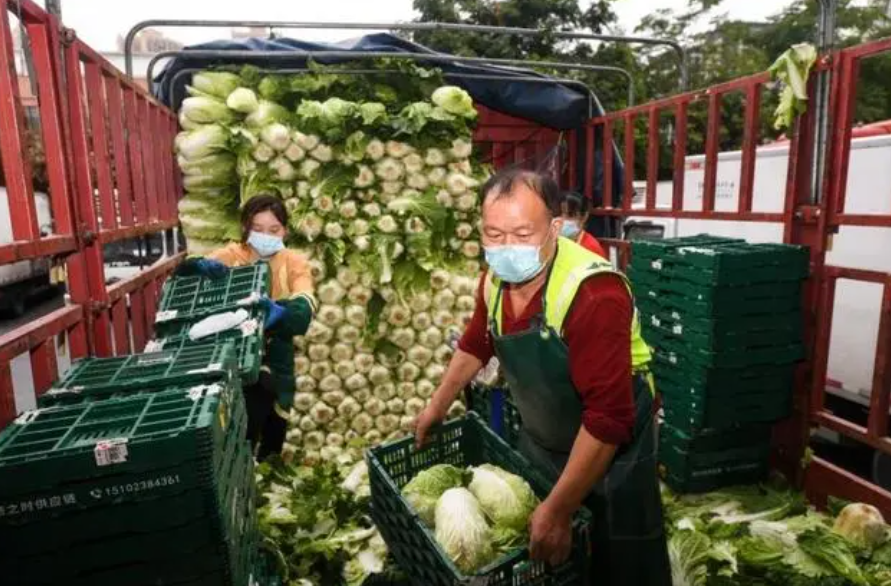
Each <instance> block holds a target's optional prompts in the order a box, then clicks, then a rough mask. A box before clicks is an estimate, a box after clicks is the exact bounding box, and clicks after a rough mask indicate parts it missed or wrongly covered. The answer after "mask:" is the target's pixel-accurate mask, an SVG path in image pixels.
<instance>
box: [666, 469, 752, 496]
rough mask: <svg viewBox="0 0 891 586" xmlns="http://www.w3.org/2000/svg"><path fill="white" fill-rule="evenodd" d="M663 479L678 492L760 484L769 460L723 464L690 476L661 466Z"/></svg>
mask: <svg viewBox="0 0 891 586" xmlns="http://www.w3.org/2000/svg"><path fill="white" fill-rule="evenodd" d="M660 470H661V476H662V481H663V482H664V483H665V484H666V485H667V486H668V488H670V489H671V490H672V491H674V492H675V493H677V494H685V493H699V492H711V491H713V490H719V489H721V488H726V487H728V486H739V485H743V484H758V483H759V482H763V481H764V480H766V479H767V477H768V474H769V471H770V470H769V466H768V464H767V462H739V463H736V464H730V465H726V466H722V467H720V468H718V469H714V470H711V471H709V472H708V473H700V474H696V475H690V476H686V477H685V476H680V475H677V474H672V473H670V472H668V471H666V470H665V469H664V468H661V467H660Z"/></svg>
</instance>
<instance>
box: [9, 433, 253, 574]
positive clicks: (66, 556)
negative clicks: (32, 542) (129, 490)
mask: <svg viewBox="0 0 891 586" xmlns="http://www.w3.org/2000/svg"><path fill="white" fill-rule="evenodd" d="M232 459H233V460H234V461H233V463H232V464H231V467H230V471H229V474H230V475H231V478H230V480H231V482H230V483H229V488H228V489H227V491H226V495H225V497H224V500H223V502H222V503H221V506H220V507H219V510H218V511H216V514H215V518H214V519H209V520H202V521H198V522H190V523H187V524H182V525H177V526H174V527H169V528H166V529H164V530H162V531H154V532H144V531H139V529H141V528H143V526H142V524H141V520H140V519H132V520H131V525H132V528H131V530H130V531H125V532H124V533H122V534H120V535H106V536H105V538H104V539H96V540H89V539H86V538H85V539H83V540H82V541H80V542H77V543H75V544H74V545H72V546H69V547H66V548H60V549H59V550H57V551H51V550H47V551H46V552H45V553H42V554H39V555H30V556H25V555H17V556H13V559H5V560H4V559H0V566H2V567H3V569H4V570H5V571H12V572H14V574H13V575H16V576H17V577H18V578H19V579H20V580H21V583H22V584H23V585H24V584H28V585H30V584H35V585H36V584H53V583H64V584H71V583H83V584H93V585H95V586H103V585H108V586H111V585H113V584H128V585H136V584H146V585H148V584H173V583H179V582H180V581H183V580H189V581H191V580H204V579H207V577H208V576H214V577H216V578H217V584H221V585H230V584H231V585H233V586H234V585H236V584H239V585H240V584H245V583H247V577H246V576H247V572H248V566H247V564H248V561H247V556H248V555H249V554H250V551H252V549H253V548H255V546H256V543H255V542H256V538H255V533H256V524H255V512H254V511H255V506H254V505H255V503H254V499H253V492H254V488H253V458H252V456H251V454H250V450H249V447H248V444H247V442H244V444H243V445H242V446H240V447H239V448H238V450H237V454H233V458H232ZM158 514H160V513H158Z"/></svg>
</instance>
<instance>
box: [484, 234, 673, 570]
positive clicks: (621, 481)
mask: <svg viewBox="0 0 891 586" xmlns="http://www.w3.org/2000/svg"><path fill="white" fill-rule="evenodd" d="M548 271H549V272H548V278H547V281H546V284H545V290H544V293H543V295H542V313H541V314H540V315H539V316H537V317H536V318H534V319H533V323H532V324H531V326H530V328H529V329H528V330H526V331H524V332H519V333H515V334H506V335H502V334H501V328H500V325H501V305H502V304H501V301H502V294H503V287H502V284H501V283H500V282H498V280H497V279H495V278H491V277H490V280H489V282H488V283H487V285H486V293H485V299H486V301H487V303H486V305H487V307H488V314H489V329H490V335H491V336H492V339H493V344H494V348H495V354H496V355H497V356H498V361H499V363H500V365H501V368H502V369H503V372H504V375H505V378H506V380H507V382H508V384H509V388H510V390H511V396H512V397H513V399H514V401H515V402H516V405H517V408H518V409H519V411H520V415H521V417H522V419H523V429H522V431H521V434H520V440H519V442H520V443H519V449H520V451H521V452H522V453H523V454H524V455H525V456H526V457H527V458H529V459H530V461H531V462H532V463H533V464H534V465H536V466H537V467H539V468H540V469H541V470H543V471H545V472H546V473H547V474H549V475H550V476H551V477H552V479H554V480H556V479H557V477H558V476H559V475H560V474H561V472H562V471H563V468H564V466H565V465H566V462H567V460H568V458H569V452H570V450H571V449H572V445H573V443H574V441H575V439H576V436H577V435H578V431H579V428H580V427H581V415H582V402H581V399H580V397H579V394H578V392H577V391H576V389H575V387H574V385H573V383H572V378H571V376H570V370H569V349H568V348H567V346H566V344H565V342H564V341H563V337H562V333H563V329H562V328H563V322H564V320H565V318H566V315H567V314H568V313H569V309H570V307H571V306H572V300H573V299H574V297H575V294H576V292H577V291H578V289H579V286H580V285H581V284H582V282H584V280H585V279H588V278H590V277H592V276H594V275H599V274H603V273H612V274H616V275H619V276H620V277H621V278H622V279H623V280H624V281H625V282H626V285H627V280H626V279H625V277H624V275H622V274H621V273H618V272H617V271H615V270H614V269H613V268H612V266H611V265H610V264H609V262H607V261H605V260H603V259H601V258H600V257H598V256H597V255H595V254H594V253H591V252H589V251H587V250H585V249H584V248H582V247H580V246H578V245H577V244H575V243H574V242H571V241H569V240H567V239H565V238H560V240H559V243H558V251H557V255H556V258H555V259H554V262H553V263H551V266H550V267H549V268H548ZM629 294H630V290H629ZM631 346H632V347H631V353H632V366H633V369H634V371H635V372H634V375H633V376H634V378H635V384H634V401H635V405H636V418H635V423H634V435H633V439H632V441H631V443H629V444H625V445H622V446H620V447H619V449H618V451H617V452H616V456H615V458H614V460H613V463H612V465H611V466H610V468H609V471H608V472H607V474H606V475H605V476H604V478H603V479H602V480H601V481H600V482H599V483H598V484H597V485H596V486H595V487H594V490H593V491H592V493H591V494H590V495H589V497H588V498H587V499H586V500H585V502H584V505H585V506H586V507H588V508H589V509H590V510H591V512H592V513H593V515H594V531H593V536H592V538H593V541H594V546H593V550H594V551H593V552H592V554H593V565H592V567H593V568H594V572H593V574H594V576H595V583H596V584H598V585H602V586H606V585H611V586H663V585H665V586H670V584H671V571H670V568H669V562H668V553H667V550H666V544H665V536H664V533H663V526H662V504H661V500H660V494H659V483H658V480H657V476H656V430H655V425H654V417H653V391H652V385H651V384H650V380H651V379H650V378H649V375H648V373H647V371H646V367H647V364H648V363H649V360H650V354H649V349H648V348H647V346H646V344H645V343H644V342H643V339H642V338H641V337H640V325H639V323H638V322H637V314H636V312H635V317H634V321H633V324H632V340H631Z"/></svg>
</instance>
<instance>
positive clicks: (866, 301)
mask: <svg viewBox="0 0 891 586" xmlns="http://www.w3.org/2000/svg"><path fill="white" fill-rule="evenodd" d="M855 136H856V135H855ZM740 165H741V153H740V151H729V152H724V153H720V154H719V155H718V171H717V187H716V192H715V209H716V210H719V211H720V210H725V211H732V210H736V209H737V203H738V200H739V177H740ZM788 165H789V143H788V142H786V143H775V144H771V145H765V146H762V147H760V148H758V151H757V156H756V162H755V181H754V189H753V203H752V210H753V211H756V212H781V211H782V209H783V202H784V199H785V188H786V181H785V177H786V171H787V168H788ZM704 175H705V156H704V155H695V156H689V157H687V159H686V162H685V167H684V204H683V205H684V209H685V210H701V209H702V192H703V185H704V178H705V177H704ZM635 188H636V191H637V193H638V194H641V193H643V192H644V191H645V188H646V186H645V183H640V184H637V183H635ZM671 194H672V184H671V181H665V182H660V183H659V184H658V185H657V190H656V205H657V207H658V208H665V209H670V207H671ZM641 198H642V196H638V197H636V198H635V200H636V203H635V206H636V207H642V206H643V202H642V201H637V200H639V199H641ZM889 210H891V134H883V135H878V136H868V137H864V138H855V139H854V140H853V141H852V144H851V160H850V168H849V172H848V189H847V198H846V207H845V211H846V212H848V213H852V214H876V213H883V214H887V213H889ZM648 224H649V225H650V230H647V231H652V228H656V232H657V233H658V232H662V237H664V238H673V237H676V236H690V235H694V234H701V233H710V234H717V235H722V236H732V237H738V238H744V239H746V240H748V241H750V242H780V241H782V237H783V228H782V225H781V224H777V223H764V222H727V221H713V220H690V219H673V218H648V217H632V218H629V219H628V220H627V221H626V224H625V226H626V233H627V228H628V227H629V226H634V225H638V226H641V225H642V226H643V227H644V229H646V226H647V225H648ZM889 251H891V228H871V227H859V226H844V227H842V228H841V230H840V231H839V233H838V234H836V235H835V236H834V237H833V238H832V241H831V242H830V250H829V253H828V254H827V257H826V262H827V264H830V265H834V266H841V267H853V268H859V269H870V270H877V271H883V272H891V253H889ZM881 296H882V290H881V287H880V286H878V285H874V284H869V283H863V282H855V281H845V280H840V281H838V286H837V289H836V300H835V307H834V315H833V323H832V335H831V338H830V353H829V369H828V382H827V392H828V393H830V394H831V395H835V396H836V397H841V398H844V399H846V400H849V401H853V402H855V403H859V404H860V405H868V401H869V396H870V389H871V387H872V376H873V361H874V359H875V350H876V338H877V335H878V324H879V315H880V309H881V307H880V305H881Z"/></svg>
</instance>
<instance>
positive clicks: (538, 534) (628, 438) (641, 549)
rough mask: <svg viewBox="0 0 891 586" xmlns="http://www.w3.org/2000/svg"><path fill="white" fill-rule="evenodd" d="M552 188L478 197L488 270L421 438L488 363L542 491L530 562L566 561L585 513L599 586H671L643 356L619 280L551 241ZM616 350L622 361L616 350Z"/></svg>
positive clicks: (507, 177) (541, 180)
mask: <svg viewBox="0 0 891 586" xmlns="http://www.w3.org/2000/svg"><path fill="white" fill-rule="evenodd" d="M561 199H562V198H561V195H560V191H559V189H558V188H557V185H556V183H554V181H553V180H551V179H548V178H546V177H542V176H540V175H538V174H535V173H532V172H529V171H523V170H509V171H503V172H501V173H499V174H497V175H495V176H494V177H492V178H491V179H490V180H489V181H488V182H487V183H486V185H485V186H484V187H483V192H482V212H483V214H482V240H483V246H484V249H485V255H486V261H487V263H488V265H489V267H490V270H489V272H487V273H486V274H484V275H483V277H482V279H481V282H480V291H479V294H478V298H477V300H478V303H477V308H476V312H475V314H474V317H473V319H472V320H471V322H470V324H469V325H468V327H467V329H466V331H465V333H464V336H463V338H462V339H461V341H460V343H459V346H458V349H457V350H456V352H455V356H454V357H453V358H452V361H451V363H450V364H449V367H448V369H447V371H446V373H445V375H444V376H443V380H442V382H441V384H440V386H439V388H438V389H437V390H436V393H435V394H434V396H433V398H432V401H431V403H430V405H429V406H428V407H427V408H426V409H425V410H424V411H423V412H422V413H421V414H420V415H419V417H418V420H417V422H416V433H417V441H418V443H419V445H420V444H422V443H423V442H424V441H425V438H426V435H427V433H428V431H429V430H430V428H431V426H433V425H435V424H436V423H438V422H439V421H441V420H442V419H443V418H444V417H445V415H446V413H447V411H448V408H449V406H450V405H451V403H452V402H453V401H454V400H455V398H456V396H457V395H458V394H459V393H460V392H461V390H462V389H463V388H464V386H465V385H466V384H467V383H468V382H469V381H470V380H471V379H472V378H473V376H474V375H475V374H476V373H477V371H478V370H479V369H480V368H481V366H482V365H483V364H485V363H486V362H487V361H488V359H489V358H490V357H491V356H493V355H495V356H497V357H498V360H499V362H500V364H501V368H502V370H503V373H504V375H505V378H506V379H507V381H508V384H509V387H510V390H511V395H512V397H513V398H514V401H515V402H516V404H517V408H518V409H519V411H520V415H521V417H522V419H523V430H522V432H521V437H520V440H519V449H520V451H521V452H522V453H523V454H524V455H525V456H526V457H527V458H528V459H529V460H530V461H531V462H532V464H533V465H535V466H536V467H537V468H539V469H541V470H542V471H544V472H545V473H547V474H549V475H550V476H551V477H552V479H553V480H554V481H555V485H554V488H553V490H552V491H551V493H550V494H549V495H548V496H547V498H545V499H544V501H543V502H542V503H541V505H540V506H539V507H538V508H537V509H536V510H535V512H534V514H533V515H532V518H531V520H530V523H529V529H530V545H529V548H530V555H531V557H532V558H533V559H536V560H541V561H544V562H547V563H550V564H552V565H553V564H559V563H561V562H563V561H565V560H566V558H567V557H568V555H569V553H570V550H571V540H572V533H571V518H572V515H573V514H574V513H575V511H576V510H577V509H578V508H579V507H580V506H585V507H588V508H589V509H590V510H591V512H592V513H593V518H594V531H593V535H592V539H593V541H594V545H593V552H592V555H593V558H594V560H593V565H592V567H593V568H594V571H593V574H594V576H593V577H592V578H596V583H597V584H599V585H611V586H651V585H652V586H663V585H664V586H668V585H670V583H671V577H670V569H669V564H668V555H667V552H666V547H665V537H664V534H663V530H662V509H661V501H660V495H659V485H658V481H657V478H656V461H655V443H656V442H655V439H656V438H655V430H654V417H653V415H654V414H653V396H652V392H651V387H650V386H649V385H647V384H646V382H645V381H646V378H645V374H646V373H645V367H646V365H647V364H648V362H649V359H650V355H649V350H648V349H647V347H646V345H645V344H644V343H643V340H642V339H641V338H640V333H639V332H640V327H639V324H638V323H637V320H636V317H635V312H634V307H633V303H632V299H631V294H630V292H629V288H628V283H627V281H626V280H625V277H624V276H623V275H621V274H620V273H618V272H616V271H615V270H613V268H612V266H611V265H610V264H609V263H608V262H607V261H606V260H604V259H603V258H602V257H598V256H597V255H595V254H593V253H591V252H589V251H587V250H585V249H584V248H582V247H581V246H579V245H577V244H575V243H574V242H572V241H570V240H568V239H565V238H560V237H559V234H560V231H561V228H562V223H563V222H562V220H561V219H560V213H561ZM629 349H630V350H629Z"/></svg>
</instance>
